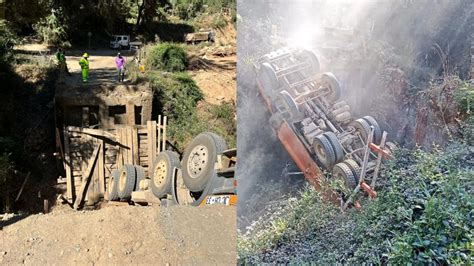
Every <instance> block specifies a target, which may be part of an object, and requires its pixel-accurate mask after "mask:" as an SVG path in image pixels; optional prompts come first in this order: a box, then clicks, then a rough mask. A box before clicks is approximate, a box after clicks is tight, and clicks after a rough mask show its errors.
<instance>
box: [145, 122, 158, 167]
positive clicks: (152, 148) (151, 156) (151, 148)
mask: <svg viewBox="0 0 474 266" xmlns="http://www.w3.org/2000/svg"><path fill="white" fill-rule="evenodd" d="M146 126H147V141H148V142H147V147H148V173H150V174H151V173H153V163H154V162H155V156H156V121H147V124H146Z"/></svg>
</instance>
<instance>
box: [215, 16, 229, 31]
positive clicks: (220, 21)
mask: <svg viewBox="0 0 474 266" xmlns="http://www.w3.org/2000/svg"><path fill="white" fill-rule="evenodd" d="M213 24H214V27H216V28H223V27H225V26H226V25H227V21H226V20H225V18H224V16H222V15H221V14H218V15H216V16H214V20H213Z"/></svg>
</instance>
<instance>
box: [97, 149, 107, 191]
mask: <svg viewBox="0 0 474 266" xmlns="http://www.w3.org/2000/svg"><path fill="white" fill-rule="evenodd" d="M101 143H102V149H100V151H99V163H98V165H97V169H98V170H99V197H101V198H103V197H104V193H105V175H104V172H105V168H104V166H105V162H104V160H105V141H101Z"/></svg>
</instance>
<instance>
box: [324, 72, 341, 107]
mask: <svg viewBox="0 0 474 266" xmlns="http://www.w3.org/2000/svg"><path fill="white" fill-rule="evenodd" d="M321 86H323V87H324V88H327V89H328V90H329V92H328V94H327V96H326V98H327V100H328V101H329V102H335V101H337V100H338V99H339V97H341V85H340V83H339V81H338V80H337V78H336V76H335V75H334V74H333V73H331V72H326V73H324V74H322V75H321Z"/></svg>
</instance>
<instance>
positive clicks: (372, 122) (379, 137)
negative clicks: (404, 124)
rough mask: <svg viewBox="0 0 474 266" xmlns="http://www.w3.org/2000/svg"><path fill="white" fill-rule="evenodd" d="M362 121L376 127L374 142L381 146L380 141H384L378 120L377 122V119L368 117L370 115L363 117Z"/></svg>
mask: <svg viewBox="0 0 474 266" xmlns="http://www.w3.org/2000/svg"><path fill="white" fill-rule="evenodd" d="M362 119H364V120H365V121H366V122H367V123H368V124H369V126H373V127H374V140H373V142H374V143H376V144H379V143H380V141H381V140H382V130H381V129H380V126H379V123H377V120H375V118H373V117H372V116H368V115H367V116H364V117H362Z"/></svg>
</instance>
